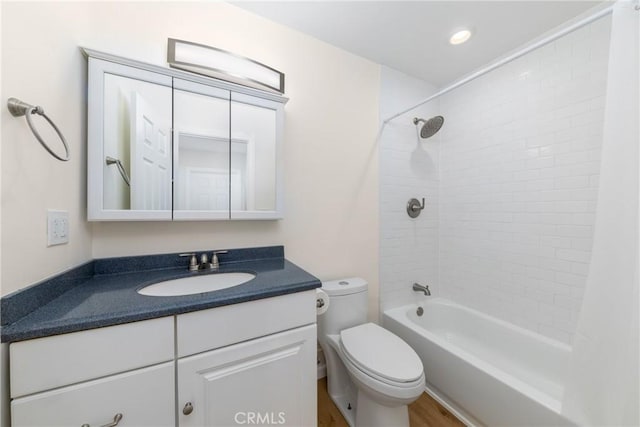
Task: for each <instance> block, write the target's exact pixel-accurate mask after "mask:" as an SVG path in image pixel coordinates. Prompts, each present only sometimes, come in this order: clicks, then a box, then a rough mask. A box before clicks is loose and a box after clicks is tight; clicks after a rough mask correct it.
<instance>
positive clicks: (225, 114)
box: [174, 89, 230, 219]
mask: <svg viewBox="0 0 640 427" xmlns="http://www.w3.org/2000/svg"><path fill="white" fill-rule="evenodd" d="M226 94H227V98H226V99H223V98H219V97H216V96H211V95H205V94H200V93H194V92H189V91H184V90H177V89H176V90H174V168H175V178H174V218H176V219H199V218H200V219H215V218H229V188H230V182H229V98H228V96H229V95H228V92H226ZM180 211H183V212H180Z"/></svg>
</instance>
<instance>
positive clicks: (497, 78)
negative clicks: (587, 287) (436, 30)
mask: <svg viewBox="0 0 640 427" xmlns="http://www.w3.org/2000/svg"><path fill="white" fill-rule="evenodd" d="M609 30H610V20H609V19H606V18H605V19H601V20H599V21H596V22H594V23H593V24H590V25H589V26H587V27H584V28H583V29H581V30H578V31H576V32H574V33H572V34H570V35H569V36H566V37H564V38H563V39H561V40H558V41H556V42H554V43H552V44H550V45H547V46H545V47H543V48H541V49H538V50H536V51H535V52H532V53H531V54H529V55H527V56H525V57H523V58H520V59H518V60H516V61H514V62H512V63H510V64H508V65H506V66H503V67H501V68H500V69H498V70H495V71H493V72H491V73H489V74H487V75H485V76H483V77H481V78H479V79H476V80H475V81H473V82H471V83H469V84H467V85H465V86H463V87H461V88H459V89H456V90H455V91H453V92H450V93H449V94H447V95H445V96H443V97H441V98H439V100H438V101H437V102H432V103H430V104H429V105H427V106H425V107H422V108H421V109H418V110H415V111H414V112H411V113H409V114H408V115H407V116H406V118H402V117H401V118H398V119H396V120H394V121H393V122H391V123H390V124H389V125H387V126H386V127H385V131H384V132H383V134H382V137H381V141H380V186H381V188H380V202H381V216H380V222H381V242H380V255H381V264H380V304H381V309H383V310H384V309H385V308H388V307H392V306H398V305H401V304H406V303H408V302H410V301H414V300H416V299H417V298H420V296H419V295H418V294H416V293H414V292H411V290H410V287H411V284H412V283H413V281H418V282H424V283H429V284H430V285H431V287H432V289H433V290H434V294H440V295H443V296H445V297H447V298H450V299H453V300H455V301H458V302H460V303H463V304H465V305H468V306H472V307H474V308H477V309H479V310H482V311H484V312H487V313H489V314H491V315H493V316H496V317H499V318H502V319H505V320H508V321H510V322H513V323H515V324H518V325H521V326H523V327H526V328H529V329H531V330H534V331H537V332H539V333H542V334H544V335H547V336H549V337H552V338H555V339H559V340H561V341H564V342H570V340H571V338H572V334H573V332H574V330H575V325H576V321H577V317H578V314H579V309H580V306H581V302H582V295H583V291H584V284H585V279H586V275H587V272H588V263H589V260H590V252H591V243H592V241H591V239H592V232H593V224H594V219H595V205H596V201H597V185H598V173H599V167H600V144H601V142H602V127H603V126H602V125H603V117H604V115H603V113H604V110H603V109H604V95H605V89H606V73H607V60H608V40H609ZM381 80H382V90H381V97H380V104H381V106H384V107H381V116H382V117H386V116H388V115H390V114H392V113H394V112H395V111H398V110H400V109H402V108H403V107H406V106H409V105H411V102H412V101H417V100H419V99H422V98H424V97H426V95H427V94H428V93H429V91H432V90H434V88H432V87H429V86H428V85H424V83H422V84H421V83H420V82H419V81H418V80H412V79H411V78H408V77H406V76H403V75H401V74H400V73H397V72H395V71H393V70H389V69H384V68H383V73H382V78H381ZM400 89H401V90H400ZM411 91H413V92H411ZM412 98H413V99H412ZM436 114H442V115H443V116H445V125H444V127H443V128H442V130H441V131H440V132H439V133H438V134H437V135H436V136H435V137H433V138H431V139H429V140H426V141H424V140H422V142H419V141H418V138H417V135H416V128H415V126H413V124H412V123H411V121H410V120H411V117H413V116H414V115H417V116H421V117H425V118H428V117H431V116H433V115H436ZM423 196H425V197H427V199H428V203H427V206H428V207H427V209H426V210H425V212H424V213H423V215H421V216H420V217H419V218H418V219H417V220H410V219H409V218H408V216H407V215H406V213H405V210H404V209H405V205H406V202H407V200H408V199H409V198H410V197H423Z"/></svg>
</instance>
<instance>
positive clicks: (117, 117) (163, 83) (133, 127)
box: [87, 58, 172, 221]
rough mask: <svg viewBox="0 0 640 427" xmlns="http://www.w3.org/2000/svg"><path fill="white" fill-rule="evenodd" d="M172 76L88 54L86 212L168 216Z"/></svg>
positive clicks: (104, 216)
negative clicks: (89, 57)
mask: <svg viewBox="0 0 640 427" xmlns="http://www.w3.org/2000/svg"><path fill="white" fill-rule="evenodd" d="M171 92H172V91H171V78H170V77H168V76H164V75H161V74H157V73H153V72H150V71H144V70H140V69H138V68H133V67H128V66H125V65H119V64H114V63H112V62H108V61H102V60H98V59H94V58H91V59H90V60H89V108H88V119H89V120H88V172H87V179H88V187H87V192H88V195H87V199H88V218H89V220H90V221H94V220H168V219H171V174H172V171H171V123H172V117H171V116H172V112H171V96H172V95H171Z"/></svg>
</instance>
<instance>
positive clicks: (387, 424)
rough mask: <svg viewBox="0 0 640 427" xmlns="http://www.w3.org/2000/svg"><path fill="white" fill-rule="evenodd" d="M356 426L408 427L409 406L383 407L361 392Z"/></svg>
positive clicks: (359, 393)
mask: <svg viewBox="0 0 640 427" xmlns="http://www.w3.org/2000/svg"><path fill="white" fill-rule="evenodd" d="M355 425H356V427H395V426H398V427H400V426H402V427H408V426H409V408H408V406H407V405H400V406H394V407H390V406H384V405H381V404H380V403H378V402H376V401H374V400H373V399H371V398H370V397H369V396H367V394H366V393H363V392H362V391H361V390H360V391H359V392H358V412H357V413H356V424H355Z"/></svg>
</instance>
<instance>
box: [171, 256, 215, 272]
mask: <svg viewBox="0 0 640 427" xmlns="http://www.w3.org/2000/svg"><path fill="white" fill-rule="evenodd" d="M180 256H181V257H189V271H198V270H213V269H217V268H218V267H217V266H218V259H217V257H216V256H215V253H214V256H213V259H212V262H209V257H208V256H207V254H204V253H203V254H201V255H200V263H198V258H197V256H196V253H195V252H189V253H186V254H180Z"/></svg>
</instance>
